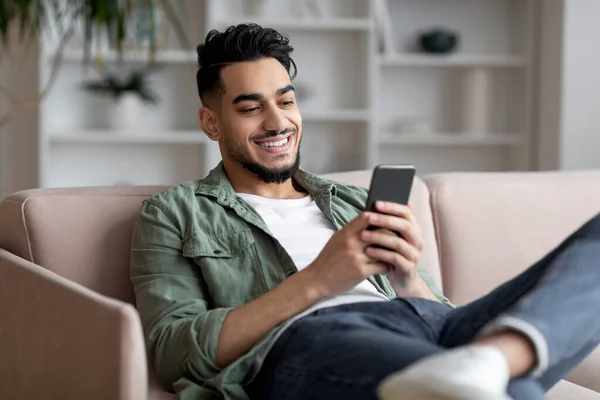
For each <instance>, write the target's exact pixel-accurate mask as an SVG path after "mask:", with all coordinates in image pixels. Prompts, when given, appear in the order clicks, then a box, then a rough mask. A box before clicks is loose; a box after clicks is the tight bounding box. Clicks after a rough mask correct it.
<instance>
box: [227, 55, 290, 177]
mask: <svg viewBox="0 0 600 400" xmlns="http://www.w3.org/2000/svg"><path fill="white" fill-rule="evenodd" d="M221 79H222V81H223V83H224V85H225V93H224V94H223V95H222V96H221V101H220V106H219V107H218V111H217V113H216V114H217V119H218V122H217V123H218V126H219V131H220V136H221V139H220V146H221V152H222V155H223V158H224V159H229V160H230V161H233V162H235V163H237V164H238V165H240V166H241V167H243V168H244V169H246V170H248V171H250V172H252V173H253V174H254V175H256V176H257V177H258V178H259V179H261V180H262V181H264V182H266V183H282V182H284V181H286V180H288V179H289V178H290V177H291V176H292V175H293V174H294V173H295V172H296V171H297V170H298V166H299V162H300V154H299V149H300V141H301V137H302V117H301V116H300V111H299V109H298V106H297V104H296V96H295V92H294V89H293V87H292V86H291V81H290V77H289V75H288V73H287V71H286V69H285V68H284V67H283V66H282V65H281V64H280V63H279V61H277V60H276V59H274V58H264V59H261V60H259V61H253V62H242V63H236V64H233V65H231V66H228V67H226V68H224V69H223V70H222V71H221Z"/></svg>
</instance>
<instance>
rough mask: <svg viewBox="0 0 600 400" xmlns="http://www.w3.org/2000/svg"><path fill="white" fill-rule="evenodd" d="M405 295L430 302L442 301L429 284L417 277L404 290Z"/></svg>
mask: <svg viewBox="0 0 600 400" xmlns="http://www.w3.org/2000/svg"><path fill="white" fill-rule="evenodd" d="M403 295H405V296H411V297H421V298H424V299H428V300H433V301H437V302H440V299H438V297H437V296H436V295H435V294H434V293H433V292H432V291H431V289H430V288H429V286H428V285H427V283H425V281H424V280H423V278H421V276H419V275H417V276H416V277H415V278H414V279H412V280H411V282H410V283H409V284H408V285H407V287H406V289H404V290H403Z"/></svg>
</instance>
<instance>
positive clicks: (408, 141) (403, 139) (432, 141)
mask: <svg viewBox="0 0 600 400" xmlns="http://www.w3.org/2000/svg"><path fill="white" fill-rule="evenodd" d="M379 143H380V145H413V146H518V145H520V144H522V143H523V141H522V137H521V135H519V134H513V133H495V134H491V133H490V134H473V133H429V134H419V133H386V134H384V135H382V136H380V137H379Z"/></svg>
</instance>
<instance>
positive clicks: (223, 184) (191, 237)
mask: <svg viewBox="0 0 600 400" xmlns="http://www.w3.org/2000/svg"><path fill="white" fill-rule="evenodd" d="M294 178H295V180H296V181H297V182H298V183H299V184H300V185H301V186H302V187H303V188H305V189H306V190H307V191H308V193H309V194H310V195H311V196H312V197H313V199H314V200H315V202H316V204H317V205H318V207H319V208H320V209H321V210H322V211H323V214H324V215H325V216H326V217H327V218H328V219H329V220H330V221H331V222H332V223H333V225H334V226H335V228H336V229H340V228H342V227H343V226H344V225H345V224H346V223H348V222H349V221H351V220H352V219H353V218H354V217H356V216H357V215H358V214H359V213H360V212H361V211H362V210H363V208H364V205H365V201H366V197H367V191H366V190H365V189H364V188H361V187H357V186H352V185H345V184H341V183H337V182H332V181H329V180H325V179H322V178H319V177H317V176H315V175H312V174H309V173H307V172H305V171H302V170H300V171H298V173H297V174H296V175H295V177H294ZM295 272H297V269H296V267H295V265H294V262H293V261H292V259H291V258H290V256H289V254H288V253H287V252H286V251H285V249H284V248H283V247H282V246H281V244H280V243H279V242H278V241H277V239H276V238H274V237H273V236H272V235H271V233H270V232H269V229H268V227H267V226H266V224H265V222H264V221H263V220H262V218H261V217H260V215H259V214H258V213H257V212H256V211H255V210H254V209H253V208H252V207H251V206H250V205H249V204H248V203H246V202H245V201H244V200H243V199H241V198H240V197H238V196H237V195H236V193H235V191H234V190H233V188H232V186H231V184H230V183H229V181H228V180H227V177H226V175H225V172H224V169H223V165H222V164H219V165H218V166H217V167H216V168H215V169H214V170H212V171H211V172H210V174H209V175H208V176H207V177H206V178H205V179H202V180H197V181H188V182H184V183H182V184H180V185H178V186H176V187H173V188H170V189H168V190H166V191H163V192H161V193H158V194H156V195H154V196H152V197H150V198H149V199H147V200H145V201H144V203H143V205H142V208H141V214H140V216H139V219H138V221H137V224H136V227H135V231H134V234H133V242H132V249H131V280H132V283H133V287H134V291H135V296H136V303H137V308H138V310H139V313H140V317H141V321H142V325H143V328H144V335H145V338H146V345H147V352H148V359H149V363H150V365H151V366H152V367H153V369H154V372H155V373H156V374H157V376H158V379H159V381H160V382H161V383H162V385H163V386H164V387H165V388H169V389H173V390H175V391H176V392H178V393H179V394H180V396H181V398H182V399H194V400H199V399H223V398H224V399H228V400H229V399H247V396H246V394H245V392H244V389H243V385H244V384H245V383H246V380H247V377H248V372H249V371H250V369H251V367H252V363H253V361H254V358H255V355H256V354H257V353H258V352H259V351H260V349H261V348H262V347H263V346H264V345H265V343H266V342H267V340H268V338H270V337H272V335H273V334H274V333H275V332H276V331H277V330H278V329H280V328H281V326H282V325H283V324H280V325H279V326H277V327H276V328H274V329H273V330H272V331H271V332H270V333H269V334H268V335H267V336H266V337H265V338H264V339H263V340H262V341H261V342H260V343H259V344H257V345H256V346H255V347H254V348H253V349H252V350H251V351H249V352H248V353H247V354H245V355H244V356H242V357H240V358H239V359H238V360H236V361H235V362H233V363H232V364H230V365H229V366H228V367H226V368H224V369H220V368H218V367H217V366H216V365H215V355H216V350H217V342H218V338H219V332H220V331H221V328H222V326H223V321H224V320H225V317H226V316H227V313H228V312H229V311H231V310H232V309H234V308H236V307H240V306H242V305H244V304H246V303H248V302H250V301H251V300H253V299H255V298H257V297H259V296H261V295H263V294H265V293H266V292H267V291H269V290H271V289H273V288H274V287H276V286H277V285H279V284H280V283H281V282H282V281H283V280H285V279H286V278H287V277H289V276H291V275H292V274H294V273H295ZM419 272H420V274H421V276H422V278H423V279H424V280H425V282H426V283H427V284H428V286H429V287H430V288H431V290H432V291H433V293H434V294H435V295H436V296H437V297H439V299H440V300H441V301H442V302H444V303H446V304H449V305H450V304H451V303H450V302H449V301H448V300H447V299H446V298H445V297H444V296H443V295H442V294H441V292H440V290H439V289H438V288H437V287H436V285H435V283H434V282H433V279H432V278H431V277H430V276H429V275H428V274H427V273H426V272H425V270H424V269H423V268H420V269H419ZM369 281H370V282H371V283H372V284H373V285H374V286H375V287H376V288H377V290H378V291H379V292H380V293H383V294H384V295H385V296H386V297H388V298H389V299H393V298H394V297H395V296H396V293H395V292H394V290H393V288H392V287H391V285H390V283H389V281H388V280H387V278H386V277H385V276H383V275H376V276H373V277H371V278H369Z"/></svg>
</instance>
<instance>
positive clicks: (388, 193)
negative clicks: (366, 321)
mask: <svg viewBox="0 0 600 400" xmlns="http://www.w3.org/2000/svg"><path fill="white" fill-rule="evenodd" d="M415 172H416V168H415V166H414V165H379V166H377V167H375V169H374V170H373V177H372V178H371V186H370V188H369V196H368V197H367V203H366V205H365V211H373V212H378V211H377V210H376V209H375V202H376V201H380V200H382V201H390V202H394V203H400V204H404V205H407V204H408V200H409V198H410V192H411V189H412V185H413V180H414V178H415ZM367 229H369V230H374V229H377V227H374V226H370V227H368V228H367ZM398 235H399V234H398ZM375 247H379V248H380V247H381V246H375ZM394 284H395V285H396V287H397V288H405V287H406V282H405V281H404V279H402V278H400V277H396V279H395V281H394Z"/></svg>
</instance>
